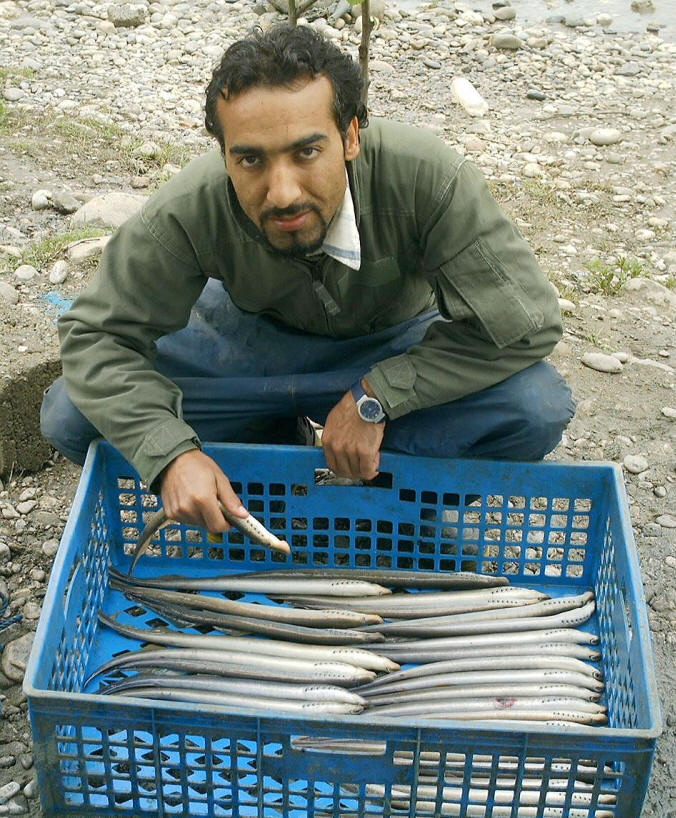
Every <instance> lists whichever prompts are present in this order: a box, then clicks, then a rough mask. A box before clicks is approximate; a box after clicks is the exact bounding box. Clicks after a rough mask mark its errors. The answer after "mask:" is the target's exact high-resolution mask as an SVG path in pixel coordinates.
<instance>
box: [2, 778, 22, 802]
mask: <svg viewBox="0 0 676 818" xmlns="http://www.w3.org/2000/svg"><path fill="white" fill-rule="evenodd" d="M20 789H21V787H20V786H19V784H18V783H17V782H16V781H10V782H9V784H5V785H4V786H3V787H0V804H5V803H7V801H9V799H10V798H14V796H15V795H16V794H17V793H18V792H19V790H20Z"/></svg>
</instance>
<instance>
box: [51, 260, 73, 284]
mask: <svg viewBox="0 0 676 818" xmlns="http://www.w3.org/2000/svg"><path fill="white" fill-rule="evenodd" d="M67 277H68V264H67V263H66V262H65V261H64V260H63V259H59V261H55V262H54V265H53V266H52V269H51V270H50V271H49V281H50V283H51V284H61V283H62V282H63V281H65V280H66V278H67Z"/></svg>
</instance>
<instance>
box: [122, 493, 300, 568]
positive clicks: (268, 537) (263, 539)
mask: <svg viewBox="0 0 676 818" xmlns="http://www.w3.org/2000/svg"><path fill="white" fill-rule="evenodd" d="M218 507H219V508H220V510H221V513H222V514H223V516H224V517H225V519H226V520H227V521H228V523H230V525H233V526H235V528H238V529H239V530H240V531H241V532H242V533H243V534H246V536H247V537H249V539H251V540H253V542H255V543H257V544H258V545H264V546H265V547H266V548H271V549H272V550H273V551H280V552H281V553H283V554H290V553H291V546H290V545H289V543H288V542H287V541H286V540H280V539H279V537H276V536H275V535H274V534H273V533H272V532H271V531H268V529H267V528H266V527H265V526H264V525H263V523H261V522H260V521H259V520H257V519H256V518H255V517H252V516H251V514H249V516H248V517H238V516H237V515H235V514H233V513H232V512H231V511H230V510H229V509H227V508H226V507H225V506H224V505H223V504H222V503H220V502H219V504H218ZM171 522H172V520H171V519H170V518H168V517H167V513H166V511H165V510H164V509H163V508H161V509H160V510H159V511H156V512H155V513H154V514H152V515H151V516H150V517H149V518H148V522H147V523H146V525H145V528H144V529H143V531H142V532H141V534H140V536H139V538H138V541H137V543H136V548H135V549H134V554H133V558H132V561H131V566H130V567H129V575H130V576H131V574H132V573H133V572H134V568H135V567H136V563H137V562H138V561H139V559H140V558H141V555H142V554H143V553H144V552H145V551H146V550H147V548H148V546H149V545H150V541H151V540H152V538H153V537H154V536H155V534H157V532H158V531H159V530H160V529H161V528H164V526H165V525H169V524H170V523H171Z"/></svg>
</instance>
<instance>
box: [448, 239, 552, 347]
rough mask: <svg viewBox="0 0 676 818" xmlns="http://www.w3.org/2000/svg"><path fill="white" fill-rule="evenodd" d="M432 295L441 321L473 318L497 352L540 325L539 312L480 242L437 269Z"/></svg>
mask: <svg viewBox="0 0 676 818" xmlns="http://www.w3.org/2000/svg"><path fill="white" fill-rule="evenodd" d="M435 292H436V294H437V301H438V305H439V311H440V312H441V314H442V315H443V316H444V317H445V318H449V319H451V320H455V321H462V320H466V319H468V318H472V317H476V318H477V319H478V320H479V322H480V323H481V324H482V325H483V327H484V329H485V330H486V332H487V333H488V335H489V337H490V338H491V340H492V341H493V343H494V344H495V345H496V346H497V347H498V348H500V349H501V348H502V347H506V346H509V345H510V344H513V343H515V342H516V341H518V340H519V339H521V338H524V337H526V336H528V335H530V334H531V333H533V332H535V331H536V330H538V329H541V327H542V326H543V324H544V314H543V313H542V310H541V309H540V308H539V307H538V305H537V304H536V303H535V301H534V300H533V299H532V298H531V297H530V296H529V295H528V293H527V292H526V291H525V290H524V289H523V288H522V287H521V285H520V284H519V283H518V281H516V280H515V278H514V277H513V275H511V274H510V272H509V270H508V268H507V267H506V266H505V265H504V264H503V263H502V262H501V261H500V259H499V258H498V257H497V256H496V255H495V254H494V253H493V252H492V251H491V249H490V248H489V247H488V245H487V244H485V243H484V242H482V241H481V239H477V240H476V241H475V242H474V243H473V244H470V245H469V247H466V248H465V249H464V250H463V251H462V252H460V253H458V255H457V256H455V257H454V258H453V259H451V260H450V261H447V262H446V263H445V264H442V265H441V267H440V270H439V273H438V274H437V278H436V281H435Z"/></svg>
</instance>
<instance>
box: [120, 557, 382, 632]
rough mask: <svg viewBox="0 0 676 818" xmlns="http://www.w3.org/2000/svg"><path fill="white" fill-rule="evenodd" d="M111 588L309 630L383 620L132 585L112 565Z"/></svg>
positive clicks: (365, 615) (346, 626)
mask: <svg viewBox="0 0 676 818" xmlns="http://www.w3.org/2000/svg"><path fill="white" fill-rule="evenodd" d="M109 574H110V577H111V580H112V581H111V583H110V587H111V588H114V589H115V590H117V591H122V592H125V593H127V592H129V593H133V594H134V595H136V596H137V597H141V598H143V599H150V600H157V601H158V602H169V603H174V602H175V603H177V604H181V605H186V606H188V607H191V608H196V609H204V610H207V611H214V612H216V613H222V614H232V615H235V616H251V617H257V618H259V619H272V620H274V621H275V622H288V623H289V624H293V625H306V626H308V627H330V628H343V627H344V628H356V627H357V626H360V625H371V624H374V625H377V624H382V621H383V620H382V617H380V616H377V615H376V614H368V613H366V614H365V613H358V612H356V611H347V610H342V609H341V610H337V609H335V608H331V609H320V610H306V609H304V608H286V607H282V606H281V605H259V604H257V603H253V602H242V601H241V600H237V601H233V600H231V599H223V598H222V597H214V596H207V595H205V594H190V593H184V592H181V591H173V590H169V589H167V588H149V587H148V586H146V585H137V584H135V583H134V584H131V583H130V582H129V580H128V577H127V575H126V574H121V573H120V572H119V571H117V570H116V569H115V567H114V566H112V565H111V566H110V568H109Z"/></svg>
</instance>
